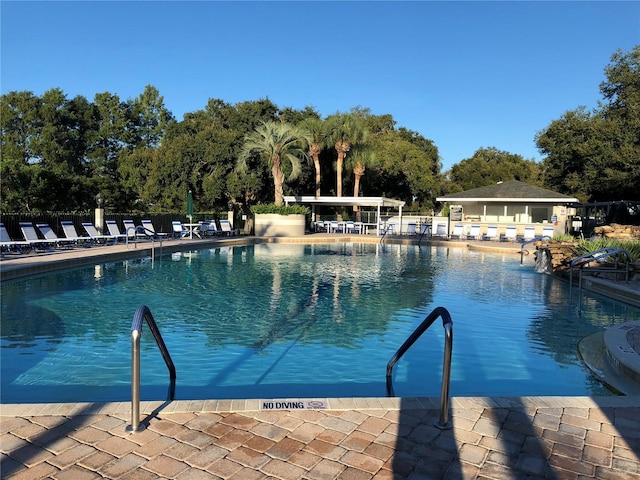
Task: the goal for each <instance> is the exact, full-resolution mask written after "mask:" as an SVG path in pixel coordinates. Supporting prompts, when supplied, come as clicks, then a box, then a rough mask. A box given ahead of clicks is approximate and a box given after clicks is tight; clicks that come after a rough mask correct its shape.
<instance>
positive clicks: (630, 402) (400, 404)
mask: <svg viewBox="0 0 640 480" xmlns="http://www.w3.org/2000/svg"><path fill="white" fill-rule="evenodd" d="M266 400H267V399H244V400H243V399H219V400H174V401H170V402H169V401H160V400H157V401H142V402H140V414H141V415H155V414H158V413H160V412H162V413H163V414H174V413H217V412H236V413H241V412H259V411H263V410H265V409H263V408H261V407H260V403H261V402H263V401H266ZM268 400H281V401H285V400H286V401H288V402H291V401H301V402H304V401H306V400H309V399H308V398H287V399H284V398H282V399H268ZM322 400H326V401H327V405H328V406H327V407H326V408H321V409H313V408H305V410H330V411H345V410H412V409H416V410H437V409H439V408H440V398H439V397H438V398H436V397H341V398H326V399H322ZM449 407H450V409H451V410H452V411H453V412H455V410H456V409H467V408H514V407H521V408H528V407H531V408H534V407H535V408H624V407H640V395H611V396H593V397H590V396H523V397H517V396H511V397H504V396H503V397H451V398H450V403H449ZM275 410H287V411H289V410H292V409H291V408H282V409H275ZM131 411H132V409H131V402H77V403H11V404H0V417H14V416H27V417H36V416H61V415H62V416H72V415H125V414H130V413H131ZM270 411H273V410H270Z"/></svg>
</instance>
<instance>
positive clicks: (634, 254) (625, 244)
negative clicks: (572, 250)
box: [576, 238, 640, 262]
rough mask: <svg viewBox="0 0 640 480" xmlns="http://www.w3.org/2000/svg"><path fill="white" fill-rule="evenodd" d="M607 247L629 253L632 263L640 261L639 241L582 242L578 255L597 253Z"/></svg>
mask: <svg viewBox="0 0 640 480" xmlns="http://www.w3.org/2000/svg"><path fill="white" fill-rule="evenodd" d="M605 247H613V248H618V249H621V250H626V251H627V252H629V256H630V257H631V261H632V262H638V261H640V242H639V241H637V240H617V239H613V238H597V239H591V240H581V241H580V242H578V245H577V246H576V255H578V256H580V255H584V254H586V253H590V252H595V251H596V250H600V249H602V248H605Z"/></svg>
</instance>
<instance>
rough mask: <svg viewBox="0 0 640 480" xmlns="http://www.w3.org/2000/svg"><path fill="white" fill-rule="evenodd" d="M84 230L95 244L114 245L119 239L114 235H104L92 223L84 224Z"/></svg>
mask: <svg viewBox="0 0 640 480" xmlns="http://www.w3.org/2000/svg"><path fill="white" fill-rule="evenodd" d="M82 228H84V231H85V232H87V235H89V238H91V239H92V240H93V241H94V242H95V243H103V244H104V245H110V244H111V245H113V244H115V243H116V242H117V241H118V239H117V237H115V236H114V235H102V234H101V233H100V232H99V231H98V229H97V228H96V227H95V225H94V224H93V223H91V222H82Z"/></svg>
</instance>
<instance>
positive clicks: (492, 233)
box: [482, 225, 498, 240]
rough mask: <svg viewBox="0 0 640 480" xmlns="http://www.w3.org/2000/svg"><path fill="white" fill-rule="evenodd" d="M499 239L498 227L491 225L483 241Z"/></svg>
mask: <svg viewBox="0 0 640 480" xmlns="http://www.w3.org/2000/svg"><path fill="white" fill-rule="evenodd" d="M497 238H498V226H497V225H489V226H488V227H487V233H485V234H484V235H483V236H482V239H483V240H496V239H497Z"/></svg>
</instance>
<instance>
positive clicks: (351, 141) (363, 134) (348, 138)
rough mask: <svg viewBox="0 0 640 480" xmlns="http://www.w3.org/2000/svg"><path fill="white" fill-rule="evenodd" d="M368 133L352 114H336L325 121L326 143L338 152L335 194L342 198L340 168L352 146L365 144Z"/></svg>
mask: <svg viewBox="0 0 640 480" xmlns="http://www.w3.org/2000/svg"><path fill="white" fill-rule="evenodd" d="M367 136H368V133H367V130H366V129H365V127H364V125H363V123H362V121H361V120H360V119H359V118H358V117H356V116H355V115H353V114H348V113H346V114H342V113H338V114H336V115H334V116H332V117H329V118H328V119H327V143H328V144H333V145H334V146H335V149H336V151H337V152H338V162H337V168H336V177H337V188H336V194H337V195H338V197H341V196H342V166H343V164H344V159H345V158H346V156H347V152H348V151H349V150H350V149H351V146H352V145H356V144H360V143H365V142H366V139H367Z"/></svg>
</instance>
